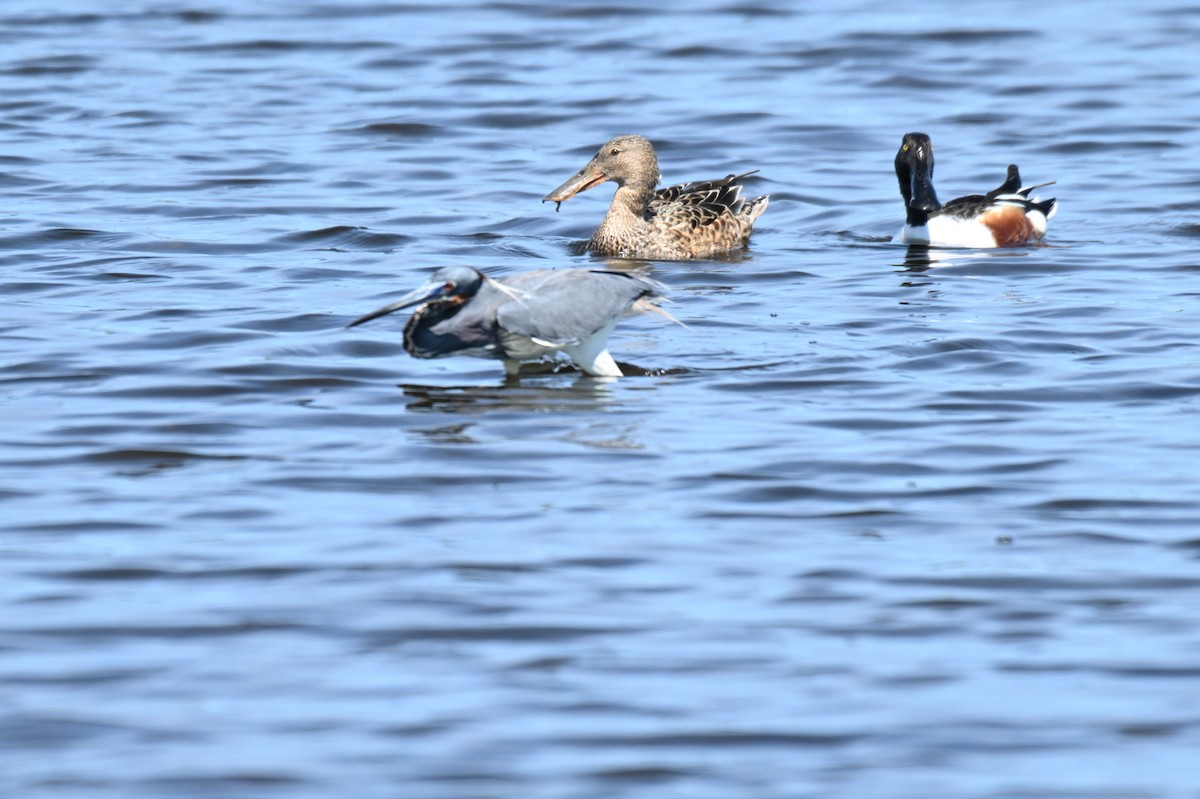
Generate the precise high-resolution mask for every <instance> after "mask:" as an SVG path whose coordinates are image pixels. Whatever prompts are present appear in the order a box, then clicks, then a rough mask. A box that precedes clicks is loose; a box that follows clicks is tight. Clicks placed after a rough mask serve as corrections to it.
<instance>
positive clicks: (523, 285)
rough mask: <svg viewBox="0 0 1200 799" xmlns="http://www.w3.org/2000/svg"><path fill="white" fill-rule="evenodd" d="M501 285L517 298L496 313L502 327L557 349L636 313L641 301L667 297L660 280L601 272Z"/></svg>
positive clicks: (555, 274) (531, 276)
mask: <svg viewBox="0 0 1200 799" xmlns="http://www.w3.org/2000/svg"><path fill="white" fill-rule="evenodd" d="M502 282H503V284H504V285H505V286H507V287H509V288H510V289H511V290H512V291H513V293H514V294H515V295H516V297H515V298H514V299H512V300H511V301H509V302H506V303H504V304H503V305H501V306H500V308H499V309H498V310H497V313H496V319H497V321H498V322H499V324H500V327H501V328H502V329H504V330H505V331H506V332H508V333H510V334H515V335H518V336H523V337H525V338H530V339H536V340H538V341H542V342H546V343H548V344H553V345H557V346H563V345H570V344H575V343H578V342H580V341H583V340H585V339H587V338H588V337H590V336H592V335H593V334H595V333H596V332H598V331H600V330H602V329H603V328H604V327H605V326H607V325H610V324H612V323H614V322H615V321H616V320H618V319H620V318H621V317H622V316H625V315H626V314H627V313H629V312H630V311H631V310H636V309H633V306H634V304H635V303H637V301H638V300H640V299H642V298H643V297H647V298H650V299H651V300H653V299H657V298H659V297H662V296H664V294H665V290H664V287H663V285H662V284H661V283H659V282H657V281H654V280H650V279H649V278H644V277H640V276H638V275H633V274H630V273H628V272H611V271H606V270H600V269H563V270H560V271H550V270H538V271H536V272H526V273H524V274H520V275H513V276H512V277H508V278H505V279H504V280H503V281H502Z"/></svg>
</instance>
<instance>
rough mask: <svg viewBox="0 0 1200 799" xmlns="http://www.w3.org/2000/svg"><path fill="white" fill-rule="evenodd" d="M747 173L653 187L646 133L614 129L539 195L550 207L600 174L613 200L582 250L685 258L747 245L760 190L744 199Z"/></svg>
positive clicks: (760, 206)
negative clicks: (611, 186)
mask: <svg viewBox="0 0 1200 799" xmlns="http://www.w3.org/2000/svg"><path fill="white" fill-rule="evenodd" d="M756 171H757V170H754V171H752V172H744V173H742V174H740V175H729V176H727V177H724V178H721V179H719V180H705V181H700V182H697V183H683V184H680V185H678V186H671V187H669V188H665V189H659V190H657V191H655V188H654V187H655V186H657V185H658V180H659V174H658V158H656V157H655V155H654V147H653V146H652V145H651V144H650V142H649V141H648V140H647V139H646V138H645V137H644V136H636V135H632V136H618V137H617V138H615V139H613V140H612V141H610V142H608V143H607V144H605V145H604V146H603V147H601V148H600V150H599V152H597V153H596V156H595V157H594V158H593V159H592V160H591V161H588V163H587V166H585V167H584V168H583V169H581V170H579V173H578V174H576V175H575V176H574V177H572V178H571V179H570V180H568V181H567V182H566V183H564V184H562V185H561V186H559V187H558V188H557V189H555V190H554V191H552V192H550V193H549V194H547V195H546V196H545V197H543V198H542V202H546V201H547V200H552V201H554V203H555V208H557V207H558V204H560V203H562V202H563V200H567V199H569V198H571V197H574V196H575V195H576V194H578V193H579V192H581V191H587V190H588V189H590V188H593V187H595V186H599V185H600V184H601V183H603V182H604V181H606V180H611V181H612V182H614V183H616V184H617V192H616V194H614V195H613V200H612V205H610V206H609V208H608V213H607V214H605V216H604V221H603V222H601V223H600V227H598V228H596V232H595V233H594V234H593V235H592V239H591V241H590V242H588V249H589V250H591V251H592V252H593V253H595V254H596V255H613V256H620V257H625V258H655V259H663V260H689V259H692V258H706V257H709V256H713V255H717V254H719V253H723V252H728V251H729V250H732V249H735V248H737V247H745V246H746V244H747V243H748V242H749V241H750V230H751V228H753V227H754V220H756V219H758V217H759V216H761V215H762V212H763V211H765V210H767V202H768V200H769V199H770V198H769V197H767V196H766V195H763V196H762V197H755V198H754V199H753V200H743V199H742V197H741V193H742V187H741V186H740V185H739V184H738V183H737V181H738V180H740V179H741V178H744V177H746V175H752V174H754V172H756Z"/></svg>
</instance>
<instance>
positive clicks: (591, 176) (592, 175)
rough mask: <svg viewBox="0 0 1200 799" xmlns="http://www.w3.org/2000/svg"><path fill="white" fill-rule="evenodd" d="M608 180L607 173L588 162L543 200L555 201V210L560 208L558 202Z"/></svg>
mask: <svg viewBox="0 0 1200 799" xmlns="http://www.w3.org/2000/svg"><path fill="white" fill-rule="evenodd" d="M606 180H608V176H607V175H605V174H604V173H603V172H601V171H600V170H599V169H597V168H596V167H594V166H592V165H591V164H588V165H587V166H585V167H584V168H583V169H581V170H579V173H578V174H576V175H574V176H572V177H571V178H569V179H568V180H567V182H566V183H564V184H562V185H561V186H559V187H558V188H557V189H555V190H554V191H552V192H550V193H549V194H547V195H546V196H545V197H543V198H542V202H553V203H555V210H558V203H561V202H562V201H563V200H569V199H571V198H572V197H574V196H575V195H576V194H578V193H579V192H581V191H587V190H588V189H593V188H595V187H596V186H599V185H600V184H601V183H603V182H604V181H606Z"/></svg>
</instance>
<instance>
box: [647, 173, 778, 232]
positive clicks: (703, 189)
mask: <svg viewBox="0 0 1200 799" xmlns="http://www.w3.org/2000/svg"><path fill="white" fill-rule="evenodd" d="M757 171H758V170H757V169H754V170H751V171H749V172H743V173H742V174H740V175H726V176H725V177H723V178H719V179H717V180H702V181H696V182H694V183H681V184H679V185H678V186H668V187H667V188H664V189H659V190H658V191H657V192H655V194H654V199H653V200H651V201H650V207H649V209H648V214H649V216H650V217H651V218H657V219H658V221H659V224H663V225H666V226H668V227H676V226H686V227H688V228H691V229H695V228H698V227H703V226H706V225H712V224H713V223H715V222H717V220H719V219H721V218H722V217H736V216H738V215H739V214H740V213H741V212H742V209H743V207H744V206H745V205H746V201H745V200H743V199H742V196H741V195H742V187H741V186H740V185H739V184H738V183H737V181H739V180H741V179H742V178H744V177H746V176H747V175H753V174H754V173H755V172H757Z"/></svg>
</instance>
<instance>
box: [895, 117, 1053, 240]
mask: <svg viewBox="0 0 1200 799" xmlns="http://www.w3.org/2000/svg"><path fill="white" fill-rule="evenodd" d="M896 179H897V180H898V181H900V194H902V195H903V196H904V207H905V208H906V209H907V211H908V219H907V220H906V221H905V223H904V227H903V228H901V230H900V232H899V233H897V234H896V238H895V239H894V241H896V242H899V243H901V244H927V245H930V246H933V247H1020V246H1021V245H1022V244H1027V243H1029V242H1031V241H1038V240H1040V239H1041V238H1042V236H1044V235H1045V233H1046V222H1047V220H1049V219H1050V217H1052V216H1054V212H1055V211H1056V210H1058V201H1057V200H1055V199H1054V198H1050V199H1049V200H1039V199H1038V198H1037V197H1034V198H1033V199H1032V200H1031V199H1029V192H1031V191H1033V190H1034V189H1040V188H1041V187H1042V186H1050V185H1052V184H1053V183H1054V181H1050V182H1049V183H1039V184H1038V185H1037V186H1029V187H1027V188H1022V187H1021V174H1020V173H1019V172H1018V171H1017V165H1016V164H1011V165H1010V166H1009V167H1008V178H1007V179H1006V180H1005V181H1004V183H1003V184H1001V185H1000V187H999V188H997V189H995V190H993V191H989V192H988V193H987V194H971V195H969V196H966V197H959V198H958V199H956V200H951V201H950V202H948V203H946V204H945V205H942V204H941V203H939V202H938V199H937V194H936V193H935V192H934V190H933V142H931V141H930V140H929V137H928V136H926V135H925V134H924V133H906V134H904V140H903V141H901V143H900V151H899V152H897V153H896Z"/></svg>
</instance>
